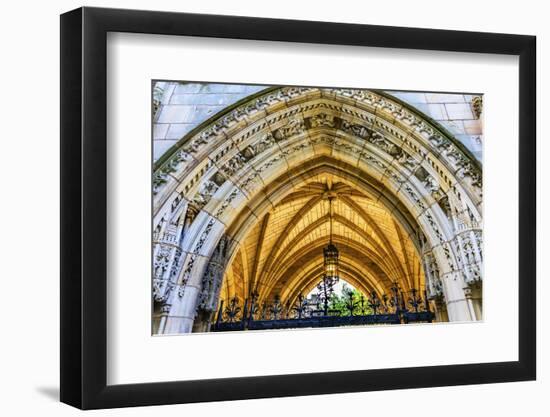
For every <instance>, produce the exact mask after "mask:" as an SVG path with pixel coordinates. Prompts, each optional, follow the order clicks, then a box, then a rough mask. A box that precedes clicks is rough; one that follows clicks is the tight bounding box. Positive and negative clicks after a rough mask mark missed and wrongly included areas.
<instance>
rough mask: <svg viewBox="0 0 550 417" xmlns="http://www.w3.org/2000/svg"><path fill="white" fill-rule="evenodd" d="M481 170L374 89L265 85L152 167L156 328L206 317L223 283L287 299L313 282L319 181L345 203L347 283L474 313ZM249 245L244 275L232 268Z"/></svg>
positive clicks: (176, 327)
mask: <svg viewBox="0 0 550 417" xmlns="http://www.w3.org/2000/svg"><path fill="white" fill-rule="evenodd" d="M481 178H482V175H481V169H480V167H479V164H478V163H477V161H476V160H475V159H474V158H472V157H471V156H470V155H469V153H468V152H467V151H466V150H465V149H464V148H463V147H462V146H461V145H460V144H459V143H458V142H457V141H455V140H454V139H453V138H452V137H450V136H449V135H448V134H446V132H443V131H442V130H441V129H438V128H437V127H436V126H433V125H432V124H430V123H429V122H428V121H426V120H425V119H424V118H423V117H422V116H421V115H419V114H417V113H415V112H414V111H412V110H411V109H409V108H406V107H405V106H403V105H402V104H399V103H397V102H394V101H393V100H392V99H391V98H389V97H386V96H385V95H383V94H380V93H377V92H372V91H367V90H352V89H329V88H295V87H284V88H276V89H272V90H270V91H268V92H266V93H265V94H263V95H261V96H259V97H256V98H254V99H252V100H250V102H248V103H245V104H242V105H240V106H238V107H236V108H234V109H233V110H232V111H230V112H227V113H225V114H224V115H223V116H221V117H220V118H218V119H216V120H214V121H212V122H210V123H207V124H206V125H205V126H204V128H203V129H202V130H201V131H199V132H198V133H196V134H193V135H191V136H189V137H186V138H184V140H182V141H181V143H180V145H179V147H178V148H177V149H176V150H175V151H174V152H173V153H172V154H171V155H169V156H168V157H166V158H164V159H163V160H162V161H160V162H159V164H158V166H157V168H156V170H155V173H154V176H153V193H154V231H155V233H154V243H155V249H154V265H153V273H154V277H153V295H154V300H155V301H156V302H157V303H159V305H161V308H160V309H159V311H161V313H159V315H158V316H157V320H158V324H157V325H156V326H155V328H156V332H158V333H181V332H188V331H191V329H193V327H195V329H197V328H202V329H205V328H207V324H206V322H207V321H208V320H209V319H210V316H208V314H207V313H211V312H212V311H213V310H215V304H216V302H217V300H216V298H217V297H218V293H219V292H221V295H222V296H225V297H230V296H231V297H232V296H241V297H243V296H245V295H246V293H250V292H251V291H253V290H258V291H259V293H260V297H263V298H264V299H267V298H269V297H273V296H275V295H279V296H285V297H288V298H289V299H292V300H294V299H296V297H297V296H298V294H299V293H300V291H304V290H307V289H308V288H310V287H312V286H313V285H314V284H315V276H316V275H315V274H316V272H318V268H319V266H318V265H316V264H315V262H316V260H315V256H314V254H315V253H317V254H318V251H317V252H316V250H317V249H318V248H319V247H321V246H322V244H323V243H324V241H323V240H322V236H323V233H324V232H323V231H322V225H323V221H322V217H320V216H317V217H315V216H314V215H313V214H312V213H314V212H315V210H316V207H319V206H321V205H322V204H323V202H324V200H323V193H324V188H323V187H325V186H326V183H327V181H330V182H332V185H333V186H335V187H337V188H336V189H337V190H339V195H338V200H337V201H338V206H339V208H338V210H341V213H344V212H345V213H346V216H344V215H339V212H338V211H337V212H336V215H337V216H336V218H337V224H338V227H339V228H340V229H341V233H340V235H338V234H337V236H336V238H337V240H338V241H339V242H340V244H341V247H342V249H343V253H344V254H345V257H344V259H345V262H344V267H343V273H344V275H345V277H346V279H348V280H349V282H353V283H354V285H356V286H357V287H358V288H362V289H364V290H365V291H375V292H379V293H382V292H383V290H384V288H386V289H387V288H388V285H389V284H390V283H391V282H392V281H393V280H398V281H399V282H400V284H401V285H402V287H403V288H406V289H407V288H412V287H414V285H413V284H417V287H419V286H425V287H426V288H427V290H428V293H429V295H430V298H431V299H432V300H433V302H434V306H435V308H436V312H437V314H438V315H439V316H438V317H439V318H440V319H441V320H445V319H447V318H448V319H450V320H472V319H479V318H480V312H481V307H480V305H479V303H480V300H479V298H475V297H472V295H471V293H472V291H471V288H473V289H474V291H478V290H479V288H480V285H481V281H482V264H483V259H482V250H481V247H482V237H481V236H482V235H481V210H482V199H481V197H482V190H481V188H482V184H481ZM338 187H339V188H338ZM336 193H337V194H338V191H337V192H336ZM293 198H294V200H293ZM443 199H445V200H444V203H443V202H442V200H443ZM298 203H299V204H298ZM294 206H296V207H297V208H296V209H294V208H293V209H290V208H289V207H294ZM340 206H341V207H340ZM279 212H280V213H281V214H278V213H279ZM372 213H376V214H375V215H374V217H373V214H372ZM290 214H292V216H290V217H289V215H290ZM266 216H268V220H265V219H266ZM349 216H352V217H354V219H356V221H353V222H350V221H349V220H347V221H346V219H347V218H348V219H349ZM304 219H306V220H307V221H306V220H304ZM277 220H278V221H279V223H283V224H282V226H281V227H275V226H273V225H274V224H277V223H276V222H277ZM283 220H286V222H283ZM390 220H391V222H390ZM263 223H264V227H265V228H269V233H270V234H275V235H276V237H275V238H274V239H273V241H272V242H271V247H270V248H269V249H268V248H262V249H261V250H260V252H257V251H256V252H257V253H255V252H254V251H253V250H250V249H249V248H247V245H249V246H257V245H258V244H260V245H262V244H263V243H264V242H263V240H265V234H266V230H265V229H264V232H263V234H264V239H262V240H256V241H254V239H253V236H252V235H254V234H257V235H258V234H260V235H261V225H262V224H263ZM277 233H280V234H279V235H277ZM291 233H295V235H291ZM287 234H288V238H287ZM250 242H252V245H250ZM321 242H322V243H321ZM254 243H256V245H254ZM395 247H399V248H400V249H399V250H396V249H395ZM256 249H257V248H256ZM264 249H266V252H265V253H264V254H261V255H263V256H264V257H265V259H263V260H262V261H258V260H257V259H254V258H255V257H257V256H259V254H260V253H261V252H262V251H263V250H264ZM268 250H269V251H268ZM222 252H223V253H222ZM249 256H250V257H251V258H253V259H250V260H249V263H251V264H252V265H253V267H252V268H249V269H251V270H252V271H253V272H252V275H253V276H252V277H250V276H248V277H246V276H244V274H242V273H240V271H236V272H234V271H233V269H234V268H233V262H234V260H236V259H237V258H239V259H241V260H240V261H239V262H240V264H242V263H243V262H244V261H243V259H244V258H247V257H249ZM310 258H311V259H310ZM317 260H318V259H317ZM288 265H290V266H288ZM239 274H240V275H239ZM237 275H238V276H239V277H240V281H242V282H239V284H240V288H238V287H239V286H238V285H236V283H234V282H233V283H232V282H231V281H232V280H233V281H235V276H237ZM224 276H225V278H224ZM317 276H318V275H317ZM232 277H233V278H232ZM222 281H223V282H222ZM413 281H415V282H414V283H413ZM174 289H176V291H174ZM476 303H477V304H476ZM474 304H476V305H474Z"/></svg>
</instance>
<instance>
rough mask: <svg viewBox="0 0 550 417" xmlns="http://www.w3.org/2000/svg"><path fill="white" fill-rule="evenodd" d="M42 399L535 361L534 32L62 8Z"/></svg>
mask: <svg viewBox="0 0 550 417" xmlns="http://www.w3.org/2000/svg"><path fill="white" fill-rule="evenodd" d="M61 71H62V72H61V101H62V104H61V115H62V120H61V127H62V129H61V130H62V134H61V163H62V167H61V168H62V169H61V171H62V172H61V191H62V204H61V206H62V212H61V220H62V229H61V238H62V247H61V265H62V271H61V330H62V334H61V400H62V401H63V402H66V403H68V404H71V405H73V406H76V407H79V408H84V409H90V408H110V407H123V406H137V405H154V404H171V403H185V402H199V401H217V400H232V399H247V398H262V397H275V396H295V395H310V394H323V393H340V392H354V391H369V390H386V389H399V388H417V387H433V386H445V385H460V384H479V383H493V382H505V381H522V380H531V379H535V374H536V372H535V369H536V352H535V327H536V317H535V281H536V275H535V273H536V271H535V247H536V238H535V235H536V234H535V231H536V211H535V200H536V195H535V152H536V147H535V102H536V100H535V38H534V37H530V36H523V35H508V34H490V33H474V32H457V31H444V30H428V29H413V28H397V27H383V26H370V25H352V24H339V23H326V22H310V21H291V20H275V19H263V18H251V17H235V16H214V15H196V14H183V13H167V12H150V11H134V10H115V9H97V8H81V9H78V10H74V11H72V12H68V13H66V14H64V15H62V16H61Z"/></svg>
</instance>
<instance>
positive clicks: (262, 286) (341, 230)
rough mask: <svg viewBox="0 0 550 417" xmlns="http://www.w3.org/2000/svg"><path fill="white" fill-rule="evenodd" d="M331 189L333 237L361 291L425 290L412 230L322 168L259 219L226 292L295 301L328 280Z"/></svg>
mask: <svg viewBox="0 0 550 417" xmlns="http://www.w3.org/2000/svg"><path fill="white" fill-rule="evenodd" d="M329 195H330V196H331V197H335V198H334V200H333V202H332V221H333V241H334V242H335V244H336V246H337V247H338V250H339V252H340V276H341V278H342V279H344V280H345V281H347V282H349V283H350V284H352V285H354V286H355V287H356V288H358V289H359V290H361V291H362V292H364V293H366V294H369V293H370V292H372V291H375V292H377V293H378V295H382V294H384V293H389V292H390V291H389V288H390V286H391V283H392V281H398V282H399V283H400V286H401V287H402V288H403V290H405V291H406V290H409V289H411V288H413V287H414V288H423V285H424V278H423V273H422V267H421V262H420V260H419V257H418V254H417V252H416V249H415V247H414V245H413V243H412V242H411V240H410V238H409V237H408V235H407V233H406V232H405V231H404V230H403V228H402V227H401V226H400V225H399V223H398V222H397V221H396V220H395V219H394V218H393V215H392V214H391V213H389V212H388V210H387V209H386V208H385V207H384V206H383V205H382V204H381V203H379V202H377V201H376V199H375V198H376V197H373V196H369V195H366V194H364V193H363V192H360V191H358V190H356V189H354V188H353V187H352V186H350V185H348V184H344V183H342V182H339V181H338V178H334V177H333V176H332V175H331V174H330V173H326V174H318V175H316V176H315V177H314V178H310V179H309V180H308V181H307V182H305V183H304V184H302V185H300V186H297V187H296V190H295V191H294V192H292V193H291V194H289V195H288V196H287V197H285V198H284V199H283V200H282V201H281V202H280V203H278V204H277V205H276V206H274V208H273V209H272V210H271V211H270V212H269V213H267V214H266V215H265V216H264V217H263V218H261V219H258V222H257V224H256V225H255V226H254V227H253V228H252V230H251V231H250V233H249V234H248V235H247V236H246V238H245V239H244V240H243V242H242V243H241V245H240V247H239V250H238V251H237V255H236V257H235V258H234V261H233V263H232V265H231V266H230V267H229V268H228V269H227V272H226V277H225V279H224V281H223V282H224V286H223V288H222V292H221V297H222V298H225V299H228V298H231V297H233V296H237V297H239V298H241V299H245V298H247V297H248V296H249V295H250V293H251V292H253V291H256V292H258V294H259V295H260V298H261V299H267V300H271V299H273V298H274V297H275V296H276V295H278V296H280V297H281V298H282V299H283V300H285V301H287V300H288V301H290V302H293V301H294V300H295V299H296V297H297V296H298V295H299V294H300V293H302V294H307V293H308V292H309V291H310V290H311V289H312V288H313V287H314V286H315V285H316V284H317V283H318V282H319V280H320V279H321V277H322V267H323V247H324V246H326V245H327V243H328V241H329V231H330V216H329V199H328V197H329Z"/></svg>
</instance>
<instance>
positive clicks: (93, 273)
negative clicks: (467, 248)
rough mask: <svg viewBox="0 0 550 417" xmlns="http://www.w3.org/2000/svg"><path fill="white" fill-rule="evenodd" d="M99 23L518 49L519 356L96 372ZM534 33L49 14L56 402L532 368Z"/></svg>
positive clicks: (101, 143) (502, 377) (225, 395)
mask: <svg viewBox="0 0 550 417" xmlns="http://www.w3.org/2000/svg"><path fill="white" fill-rule="evenodd" d="M108 32H131V33H146V34H162V35H174V36H178V35H185V36H198V37H215V38H235V39H254V40H269V41H286V42H305V43H318V44H332V45H358V46H371V47H382V48H402V49H421V50H440V51H456V52H476V53H490V54H506V55H516V56H519V89H520V91H519V103H518V112H519V132H518V138H519V155H518V158H519V271H518V273H519V277H520V279H519V360H518V361H514V362H497V363H477V364H468V365H446V366H428V367H413V368H397V369H375V370H357V371H345V372H326V373H309V374H292V375H274V376H254V377H240V378H229V379H209V380H199V381H177V382H162V383H141V384H132V385H113V386H109V385H107V383H106V380H107V379H106V376H107V334H106V333H107V332H106V329H107V312H106V307H107V304H106V299H107V285H106V281H107V273H106V266H107V262H106V260H107V259H106V258H107V252H106V247H107V181H108V177H107V140H106V127H107V110H106V97H107V73H106V59H107V58H106V55H107V54H106V47H107V33H108ZM535 45H536V38H535V37H534V36H524V35H510V34H494V33H482V32H460V31H448V30H431V29H415V28H403V27H387V26H371V25H358V24H341V23H325V22H312V21H296V20H279V19H265V18H252V17H235V16H217V15H200V14H185V13H168V12H153V11H136V10H119V9H102V8H88V7H85V8H80V9H77V10H74V11H71V12H68V13H65V14H63V15H62V16H61V54H60V56H61V311H60V314H61V401H62V402H64V403H67V404H70V405H72V406H75V407H78V408H82V409H95V408H112V407H125V406H143V405H157V404H174V403H190V402H203V401H219V400H237V399H251V398H265V397H282V396H298V395H312V394H329V393H344V392H357V391H377V390H388V389H402V388H421V387H435V386H450V385H463V384H482V383H497V382H507V381H525V380H533V379H535V377H536V314H535V311H536V302H535V300H536V297H535V295H536V259H535V258H536V158H535V156H536V140H535V133H536V132H535V113H536V112H535V107H536V97H535V96H536V92H535V87H536V81H535V80H536V76H535V75H536V73H535V71H536V70H535V67H536V64H535V63H536V55H535V54H536V52H535V51H536V47H535Z"/></svg>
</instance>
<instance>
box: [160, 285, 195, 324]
mask: <svg viewBox="0 0 550 417" xmlns="http://www.w3.org/2000/svg"><path fill="white" fill-rule="evenodd" d="M199 293H200V287H198V286H197V285H196V284H192V283H188V284H187V285H185V286H182V285H178V286H177V289H176V290H174V292H173V295H172V300H173V302H172V307H171V308H170V315H169V316H167V317H166V324H165V326H164V329H163V333H165V334H178V333H191V331H192V330H193V322H194V320H195V312H196V304H197V300H198V298H199ZM180 294H181V295H180Z"/></svg>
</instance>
